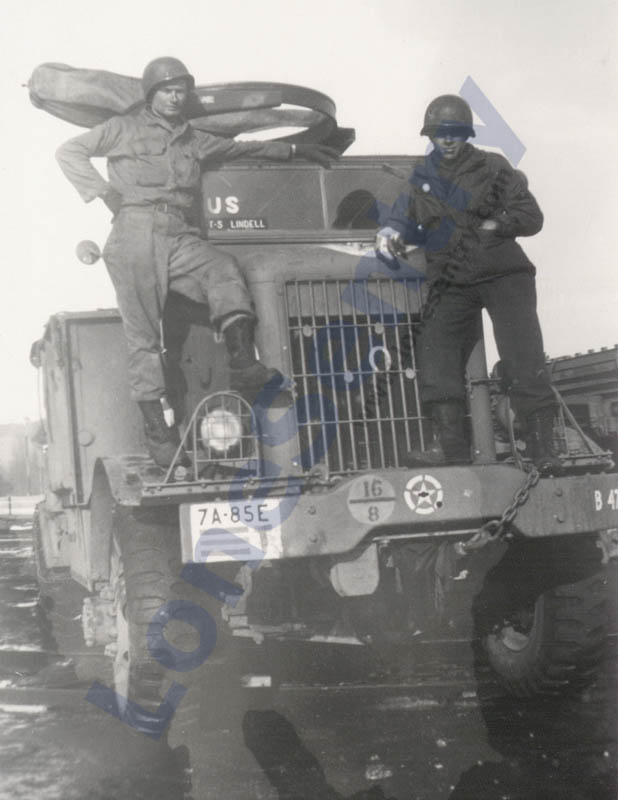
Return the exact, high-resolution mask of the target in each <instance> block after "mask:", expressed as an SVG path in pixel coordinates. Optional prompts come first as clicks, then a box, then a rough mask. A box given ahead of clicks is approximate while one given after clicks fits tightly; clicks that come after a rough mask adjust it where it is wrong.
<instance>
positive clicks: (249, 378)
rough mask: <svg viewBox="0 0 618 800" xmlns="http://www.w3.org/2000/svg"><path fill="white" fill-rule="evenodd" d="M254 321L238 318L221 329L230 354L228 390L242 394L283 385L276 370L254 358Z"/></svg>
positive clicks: (248, 318)
mask: <svg viewBox="0 0 618 800" xmlns="http://www.w3.org/2000/svg"><path fill="white" fill-rule="evenodd" d="M254 329H255V320H254V319H252V318H251V317H248V316H243V317H238V318H237V319H235V320H234V321H233V322H231V323H230V324H229V325H228V326H227V327H225V328H224V329H223V338H224V339H225V345H226V347H227V350H228V353H229V354H230V373H231V377H230V384H231V386H230V388H232V389H235V390H237V391H239V392H242V391H243V390H245V389H259V388H261V387H262V386H265V385H266V384H268V383H271V381H272V385H273V386H274V385H275V382H276V383H277V384H281V383H283V375H282V374H281V373H280V372H279V370H278V369H273V368H272V367H267V366H266V365H265V364H262V362H261V361H258V360H257V358H256V357H255V340H254Z"/></svg>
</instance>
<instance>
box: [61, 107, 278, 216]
mask: <svg viewBox="0 0 618 800" xmlns="http://www.w3.org/2000/svg"><path fill="white" fill-rule="evenodd" d="M291 155H292V147H291V145H289V144H287V143H285V142H235V141H234V140H233V139H225V138H223V137H220V136H213V135H212V134H210V133H206V132H204V131H199V130H196V129H195V128H193V127H192V126H191V124H190V123H189V122H187V121H184V120H182V121H181V122H180V123H179V124H177V125H172V124H171V123H169V122H168V121H167V120H165V119H163V117H160V116H158V115H157V114H153V112H152V111H151V110H150V109H149V108H148V107H146V108H143V109H142V110H141V111H139V112H137V113H135V114H127V115H125V116H118V117H112V118H111V119H109V120H108V121H107V122H104V123H102V124H101V125H97V126H96V127H95V128H93V129H92V130H90V131H88V132H87V133H84V134H82V135H81V136H76V137H75V138H74V139H69V141H68V142H65V144H63V145H61V146H60V148H59V149H58V151H57V153H56V158H57V159H58V163H59V164H60V167H61V169H62V171H63V172H64V174H65V175H66V176H67V178H68V179H69V180H70V181H71V183H72V184H73V185H74V186H75V188H76V189H77V191H78V192H79V194H80V195H81V197H82V199H83V200H85V201H86V202H90V201H91V200H94V199H95V198H96V197H101V196H103V195H104V194H105V193H106V192H107V191H108V190H109V187H110V184H111V186H112V187H113V188H114V189H115V190H116V191H117V192H119V193H120V194H121V195H122V199H123V204H124V205H148V204H153V203H169V204H170V205H172V206H175V207H176V208H180V209H189V208H191V206H192V205H193V202H194V200H195V196H196V193H197V192H198V190H199V185H200V175H201V168H202V166H203V164H204V162H209V161H210V162H217V163H221V162H224V161H230V160H233V159H237V158H247V157H248V158H267V159H271V160H275V161H286V160H288V159H289V158H291ZM97 156H106V157H107V160H108V162H107V164H108V173H109V183H107V181H105V180H104V179H103V178H102V176H101V175H100V174H99V172H98V171H97V170H96V169H95V168H94V167H93V166H92V164H91V163H90V159H91V158H93V157H97Z"/></svg>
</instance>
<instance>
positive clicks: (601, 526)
mask: <svg viewBox="0 0 618 800" xmlns="http://www.w3.org/2000/svg"><path fill="white" fill-rule="evenodd" d="M525 477H526V476H525V475H524V474H523V473H522V472H521V471H520V470H518V469H516V468H514V467H511V466H508V465H496V464H491V465H482V466H481V465H479V466H475V465H472V466H462V467H439V468H433V467H432V468H429V469H408V470H401V469H397V470H395V469H393V470H379V471H375V472H371V473H364V474H362V475H357V476H354V477H350V478H342V479H341V480H340V481H338V482H337V483H336V484H335V485H334V486H333V487H331V488H328V489H326V488H324V487H315V488H314V489H313V490H312V491H304V492H303V491H298V490H297V489H296V490H294V491H289V492H287V493H286V494H285V495H284V494H282V493H280V494H276V493H275V492H272V493H270V494H268V495H266V496H265V495H262V496H261V497H260V489H259V486H258V487H256V486H255V485H254V487H253V490H252V492H245V493H244V494H243V497H242V502H247V501H249V502H252V503H253V504H254V505H253V511H252V512H251V513H252V515H255V503H256V502H258V501H259V500H261V499H263V500H265V501H266V500H267V501H268V504H269V508H268V513H267V514H266V515H265V519H264V520H263V521H262V523H260V524H257V525H256V524H254V523H252V522H247V520H240V522H239V521H238V519H237V517H238V514H237V512H236V510H235V508H236V506H237V505H238V503H239V500H238V495H236V496H235V497H236V499H235V498H226V497H225V495H224V494H221V493H219V495H218V496H217V498H216V503H217V508H218V509H219V511H221V509H222V508H225V506H226V503H229V505H230V507H232V506H233V505H234V511H233V514H232V515H229V516H228V517H227V520H230V519H232V518H233V520H234V521H233V522H229V521H226V518H225V516H224V514H223V513H220V514H219V518H218V520H217V527H216V529H214V528H212V527H207V525H208V524H209V523H206V524H205V525H204V526H203V528H202V529H199V523H197V522H196V519H197V518H198V515H197V514H196V510H197V509H200V510H201V511H202V514H201V516H202V517H204V516H205V517H206V518H207V519H208V514H204V509H207V508H208V507H209V506H212V504H213V503H214V502H215V498H208V497H207V496H206V495H205V494H201V496H199V497H198V496H196V497H195V498H194V499H191V500H190V501H189V502H181V503H180V524H181V534H182V545H183V547H182V549H183V560H184V561H193V560H205V558H201V557H198V558H196V545H197V543H198V541H201V543H202V544H203V543H204V541H206V539H208V537H209V536H213V535H215V534H217V535H218V536H219V537H220V536H221V535H223V538H224V539H225V536H226V535H227V534H229V535H230V538H231V540H233V541H236V540H239V541H240V542H241V543H242V541H245V542H246V543H247V545H248V547H247V548H246V552H245V553H244V558H245V559H246V560H258V559H259V553H261V554H262V556H261V557H266V558H297V557H304V556H325V555H332V556H336V555H341V554H343V553H347V552H350V551H352V550H354V549H355V548H356V547H357V546H359V545H361V544H362V543H364V542H369V541H372V540H373V539H376V538H380V539H382V540H384V539H389V538H398V537H414V538H419V537H428V538H432V537H439V536H445V535H458V536H462V535H465V534H466V533H470V534H471V533H472V532H473V531H475V530H476V529H477V528H478V527H480V526H481V525H482V524H483V523H484V522H486V521H488V520H490V519H499V518H500V516H501V515H502V512H503V511H504V509H505V508H506V507H507V506H508V505H510V503H511V502H512V499H513V496H514V494H515V492H516V491H517V490H518V489H519V488H520V487H521V486H522V484H523V483H524V481H525ZM158 499H159V502H161V500H162V498H161V497H159V498H158ZM184 499H185V500H188V498H186V497H185V498H184ZM273 501H276V502H275V503H274V504H273ZM612 528H618V475H617V474H608V475H577V476H566V477H561V478H543V479H541V480H540V481H539V483H538V484H537V486H535V487H534V488H533V489H532V490H531V492H530V496H529V498H528V500H527V502H526V503H525V504H524V505H523V506H522V507H521V508H520V509H519V511H518V513H517V516H516V517H515V519H514V522H513V524H512V530H514V531H516V532H518V533H520V534H522V535H523V536H527V537H532V538H539V537H544V536H558V535H562V534H582V533H595V532H597V531H600V530H607V529H612ZM207 549H208V552H209V553H213V547H212V546H210V547H209V548H207ZM225 549H226V548H223V550H225ZM227 550H228V552H227V555H226V554H225V553H223V552H222V553H220V555H219V558H218V559H216V560H230V558H240V557H241V554H240V552H239V551H238V548H235V547H232V548H231V550H232V551H233V552H231V551H230V548H227ZM241 550H242V548H241Z"/></svg>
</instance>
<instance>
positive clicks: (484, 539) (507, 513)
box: [455, 467, 541, 556]
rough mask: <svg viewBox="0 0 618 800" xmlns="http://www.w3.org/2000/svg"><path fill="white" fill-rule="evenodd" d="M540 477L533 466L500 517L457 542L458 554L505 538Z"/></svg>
mask: <svg viewBox="0 0 618 800" xmlns="http://www.w3.org/2000/svg"><path fill="white" fill-rule="evenodd" d="M540 477H541V475H540V473H539V471H538V470H537V469H536V468H534V467H533V468H532V470H531V471H530V472H529V473H528V477H527V478H526V480H525V482H524V483H523V484H522V485H521V486H520V487H519V489H518V490H517V491H516V492H515V495H514V496H513V500H512V501H511V503H510V504H509V505H508V506H507V507H506V508H505V509H504V511H503V512H502V515H501V516H500V519H491V520H489V521H488V522H486V523H485V524H484V525H482V526H481V527H480V528H479V529H478V531H477V532H476V533H475V534H474V535H473V536H472V537H471V538H470V539H468V540H467V541H465V542H457V543H456V544H455V552H456V553H457V555H459V556H465V555H467V554H468V553H470V552H471V551H473V550H479V549H480V548H481V547H484V546H485V545H486V544H489V543H490V542H497V541H500V540H501V539H503V538H505V536H506V535H507V533H508V530H509V528H510V526H511V524H512V522H513V520H514V519H515V517H516V516H517V512H518V511H519V509H520V508H521V507H522V506H524V505H525V504H526V503H527V502H528V499H529V498H530V492H531V490H532V489H533V488H534V487H535V486H536V485H537V483H538V482H539V480H540Z"/></svg>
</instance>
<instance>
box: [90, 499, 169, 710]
mask: <svg viewBox="0 0 618 800" xmlns="http://www.w3.org/2000/svg"><path fill="white" fill-rule="evenodd" d="M165 517H166V515H165V512H164V511H162V512H161V513H160V514H154V513H153V514H144V513H140V512H138V511H137V510H127V509H117V513H116V518H117V522H116V525H115V530H114V535H113V539H112V545H111V552H110V580H109V590H110V594H111V595H112V597H113V616H114V617H115V630H116V637H115V641H113V642H112V643H111V644H109V645H108V646H107V648H106V652H107V654H108V655H111V656H112V664H113V668H112V675H113V678H112V679H113V684H114V689H115V691H116V693H117V695H118V698H117V701H118V704H119V707H120V710H121V711H125V710H126V701H127V700H131V701H133V702H134V703H137V704H138V705H140V706H141V707H142V708H144V709H146V710H147V711H153V712H154V711H156V710H157V709H158V707H159V705H160V703H161V700H162V699H163V696H164V694H165V691H166V689H167V688H168V685H169V681H168V680H167V670H166V668H165V666H164V665H163V664H162V663H161V660H160V659H158V658H157V657H156V653H153V652H152V650H151V647H149V635H150V637H151V638H152V627H151V626H152V624H153V621H155V620H156V619H157V618H158V614H159V613H160V610H161V609H162V608H165V607H166V606H167V604H168V603H170V602H172V601H173V600H175V599H176V593H175V587H176V585H177V583H178V581H179V575H180V552H179V537H178V534H177V531H175V529H174V527H171V526H170V525H169V524H166V519H165ZM163 627H165V626H164V625H162V626H161V629H160V630H159V631H158V632H159V633H161V634H162V633H163V631H162V628H163ZM168 627H169V628H170V629H171V627H172V626H171V625H170V626H168ZM172 638H174V635H173V631H172V630H168V629H167V627H166V630H165V639H166V641H170V640H171V639H172ZM176 638H177V635H176Z"/></svg>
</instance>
